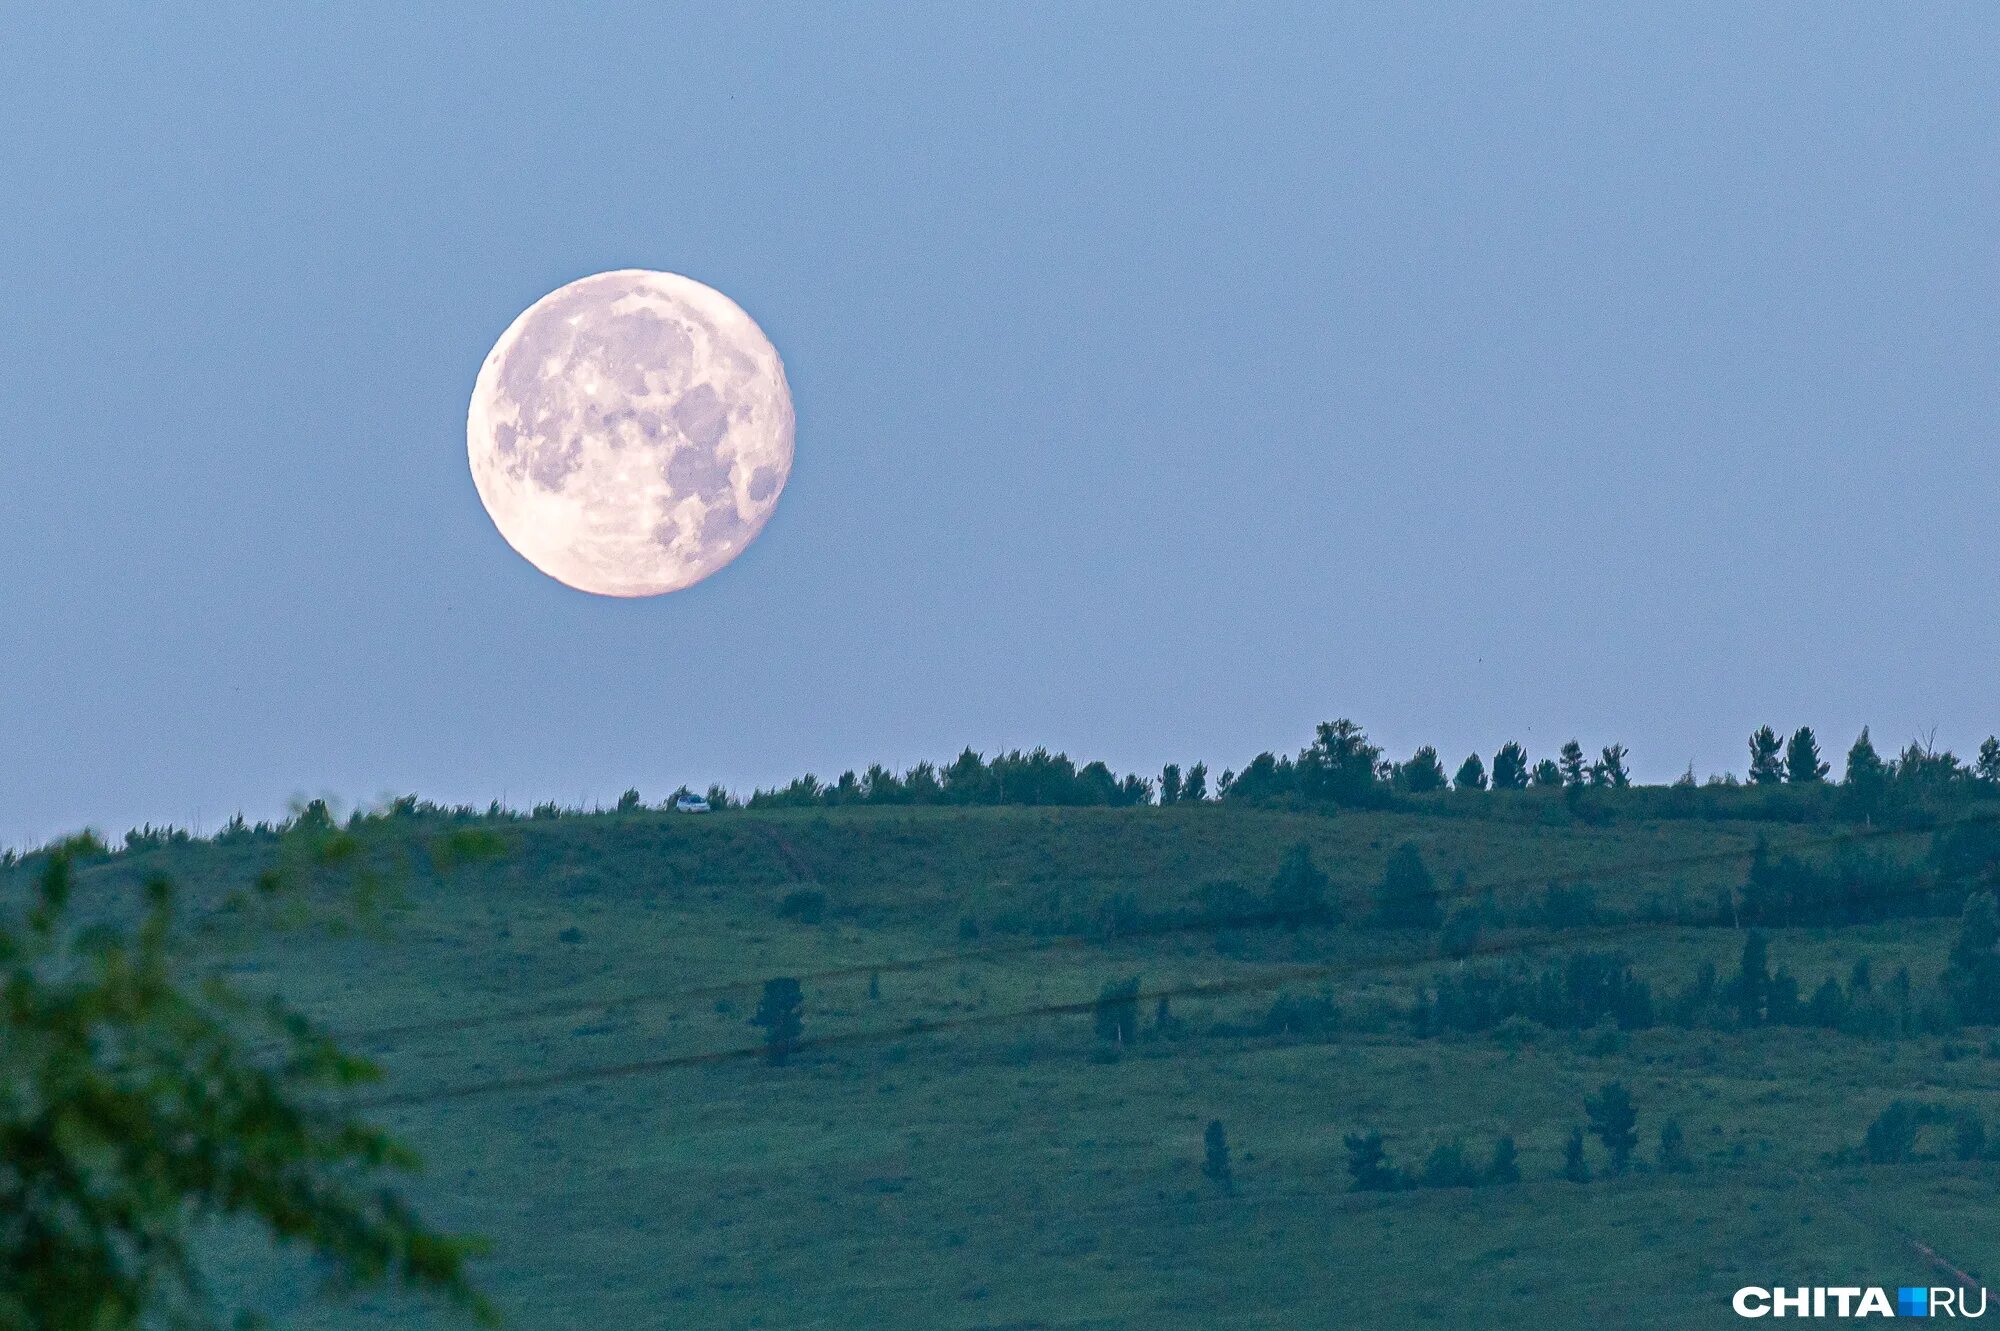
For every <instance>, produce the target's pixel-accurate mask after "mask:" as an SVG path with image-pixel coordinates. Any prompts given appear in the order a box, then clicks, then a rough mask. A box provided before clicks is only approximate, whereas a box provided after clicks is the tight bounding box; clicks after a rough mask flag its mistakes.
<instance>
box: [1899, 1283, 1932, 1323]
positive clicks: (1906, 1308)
mask: <svg viewBox="0 0 2000 1331" xmlns="http://www.w3.org/2000/svg"><path fill="white" fill-rule="evenodd" d="M1896 1315H1897V1316H1898V1317H1929V1316H1930V1315H1931V1292H1930V1290H1928V1289H1926V1288H1924V1287H1923V1286H1921V1285H1904V1286H1903V1287H1902V1288H1900V1289H1898V1290H1897V1291H1896Z"/></svg>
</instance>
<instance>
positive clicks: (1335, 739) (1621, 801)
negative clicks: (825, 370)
mask: <svg viewBox="0 0 2000 1331" xmlns="http://www.w3.org/2000/svg"><path fill="white" fill-rule="evenodd" d="M1630 756H1631V755H1630V753H1629V752H1628V751H1627V749H1626V748H1625V746H1624V745H1622V744H1611V745H1607V746H1605V747H1604V748H1602V749H1600V750H1598V754H1597V756H1596V757H1595V758H1591V757H1590V756H1589V755H1588V754H1587V753H1586V752H1585V750H1584V748H1583V746H1582V745H1581V744H1580V743H1578V742H1577V741H1575V740H1571V741H1570V742H1568V743H1567V744H1564V745H1563V746H1562V747H1561V748H1560V749H1559V750H1558V751H1557V752H1556V754H1555V756H1554V757H1548V756H1543V757H1540V758H1536V757H1533V756H1532V755H1530V754H1529V753H1528V751H1527V749H1525V748H1524V747H1523V746H1522V745H1520V744H1517V743H1512V742H1510V743H1507V744H1503V745H1501V746H1500V748H1499V750H1498V751H1497V752H1495V753H1494V754H1493V756H1492V758H1491V760H1490V761H1489V760H1488V759H1486V758H1483V757H1481V756H1480V755H1479V754H1477V753H1474V754H1470V755H1468V756H1467V757H1466V758H1465V759H1464V760H1463V761H1461V762H1460V763H1459V764H1458V766H1457V767H1456V769H1447V767H1446V765H1445V763H1444V761H1443V760H1442V759H1441V758H1440V757H1439V756H1438V751H1437V749H1436V748H1434V747H1433V746H1431V745H1428V744H1426V745H1423V746H1422V747H1420V748H1418V749H1417V751H1416V752H1415V753H1413V754H1411V755H1410V756H1409V757H1408V758H1406V759H1403V760H1402V761H1400V762H1398V761H1394V760H1392V759H1389V758H1387V757H1385V756H1384V754H1383V751H1382V748H1381V746H1379V745H1377V744H1374V743H1372V742H1370V740H1369V738H1368V735H1367V733H1366V732H1365V731H1364V730H1363V729H1362V728H1361V727H1360V726H1359V725H1357V724H1356V723H1355V722H1353V721H1350V720H1346V719H1342V720H1339V721H1328V722H1323V723H1321V724H1320V725H1319V726H1318V727H1317V729H1316V731H1315V734H1314V736H1313V739H1312V742H1311V743H1310V744H1307V745H1306V746H1305V747H1304V748H1302V749H1300V750H1299V751H1298V753H1297V754H1293V755H1280V754H1277V753H1271V752H1265V753H1260V754H1258V755H1257V756H1256V757H1255V758H1253V759H1251V760H1250V761H1249V763H1247V764H1246V765H1245V766H1244V767H1243V769H1242V770H1241V771H1235V770H1225V771H1223V772H1222V773H1221V775H1220V776H1217V777H1213V778H1211V776H1210V770H1209V767H1208V764H1206V763H1203V762H1193V763H1190V764H1188V765H1187V766H1186V767H1185V768H1183V767H1181V766H1180V765H1179V764H1176V763H1169V764H1167V766H1166V767H1165V768H1163V769H1162V770H1161V772H1160V773H1159V775H1158V776H1141V775H1138V774H1136V773H1127V774H1125V775H1122V776H1121V775H1119V774H1117V773H1114V772H1113V771H1112V770H1111V769H1110V767H1108V766H1107V765H1106V764H1104V763H1102V762H1087V763H1082V764H1078V763H1077V762H1076V761H1075V760H1073V759H1072V758H1070V757H1069V755H1067V754H1064V753H1052V752H1050V751H1049V750H1048V749H1046V748H1037V749H1033V750H1029V751H1025V752H1024V751H1022V750H1019V749H1013V750H1008V751H1006V752H1003V753H999V754H995V755H994V756H993V757H992V758H987V757H986V756H984V755H983V754H981V753H978V752H976V751H975V750H973V749H971V748H967V749H966V750H964V751H963V752H962V753H960V754H959V755H958V757H957V758H955V759H953V760H952V761H951V762H949V763H946V764H944V765H943V766H939V765H937V764H934V763H928V762H920V763H918V764H916V765H915V766H914V767H911V768H909V769H908V770H907V771H903V772H896V771H892V770H890V769H889V768H888V767H886V766H883V765H882V764H880V763H877V764H875V765H873V766H871V767H869V768H868V769H867V770H866V771H861V772H855V771H846V772H842V773H841V774H840V776H839V777H838V778H836V779H835V780H833V781H830V782H829V781H822V780H820V779H819V778H818V777H817V776H814V775H812V774H810V773H808V774H807V775H805V776H801V777H799V778H797V779H796V780H794V781H792V782H790V783H789V784H787V785H784V786H779V787H775V788H772V789H768V790H765V789H760V790H756V791H754V792H753V793H752V794H751V795H750V796H749V797H748V798H747V799H742V798H739V797H738V796H736V795H735V794H734V793H733V792H731V791H729V790H727V789H725V788H723V787H722V786H719V785H718V786H710V787H709V788H708V790H707V793H706V795H705V796H704V798H705V799H706V801H707V803H708V805H709V807H710V808H711V809H735V808H743V807H748V808H752V809H807V808H811V809H825V808H838V807H844V806H856V805H876V806H897V805H933V806H961V807H972V806H1022V807H1067V808H1075V807H1088V806H1099V807H1109V808H1130V807H1137V806H1142V805H1155V806H1158V805H1192V804H1202V803H1208V804H1215V803H1222V804H1234V805H1238V806H1252V807H1272V808H1285V809H1317V810H1322V811H1333V810H1338V809H1343V808H1347V809H1405V810H1409V811H1423V812H1435V813H1440V814H1446V815H1469V816H1479V815H1481V814H1493V815H1500V814H1503V813H1512V812H1516V811H1526V815H1527V816H1531V817H1533V816H1545V817H1555V818H1573V819H1577V820H1581V821H1586V822H1592V821H1596V822H1601V821H1607V820H1610V819H1613V818H1616V817H1619V816H1627V817H1650V818H1732V819H1759V820H1767V821H1776V822H1799V823H1809V822H1825V821H1837V820H1862V821H1869V820H1877V821H1879V820H1896V819H1899V818H1902V819H1907V818H1919V817H1922V816H1925V814H1926V812H1927V811H1929V810H1932V809H1935V808H1937V807H1939V806H1942V805H1955V804H1960V803H1963V802H1967V801H1978V800H1987V799H1995V800H2000V738H1995V737H1992V736H1989V737H1988V738H1987V739H1986V741H1985V742H1984V743H1982V744H1981V745H1980V746H1979V751H1978V753H1977V754H1976V755H1975V756H1974V758H1973V759H1972V761H1971V762H1969V763H1968V762H1965V761H1963V760H1961V759H1960V758H1959V757H1958V755H1956V754H1954V753H1952V752H1950V751H1949V750H1940V749H1938V748H1937V747H1936V746H1935V745H1934V744H1928V743H1921V742H1915V741H1913V742H1911V743H1909V744H1907V745H1905V746H1904V747H1903V749H1902V750H1901V751H1900V752H1898V753H1895V754H1894V755H1893V756H1891V757H1888V758H1884V757H1883V756H1882V755H1881V753H1879V752H1878V751H1877V750H1876V748H1875V744H1874V742H1873V740H1871V739H1870V737H1869V733H1868V731H1867V730H1866V729H1864V730H1863V731H1862V732H1861V734H1860V736H1859V737H1857V738H1856V739H1855V741H1854V743H1853V744H1852V745H1850V746H1849V747H1848V750H1847V754H1846V759H1845V761H1844V762H1843V763H1842V764H1841V768H1840V771H1839V774H1838V776H1837V777H1836V775H1835V773H1834V769H1833V764H1832V763H1831V762H1830V761H1829V760H1828V758H1827V757H1826V756H1825V755H1824V754H1823V753H1822V751H1821V748H1820V742H1819V738H1818V737H1817V736H1816V735H1815V734H1814V733H1813V731H1812V728H1811V727H1810V726H1804V727H1801V728H1799V729H1798V730H1795V731H1793V732H1792V734H1791V735H1790V736H1789V737H1785V736H1781V735H1780V734H1779V733H1778V732H1777V731H1775V730H1773V729H1772V728H1771V727H1770V726H1761V727H1759V728H1758V729H1757V731H1756V732H1755V733H1753V734H1752V735H1751V736H1750V738H1749V755H1748V756H1749V764H1748V767H1747V770H1746V772H1745V774H1744V775H1743V776H1738V775H1737V774H1735V773H1733V772H1729V773H1722V774H1718V775H1713V776H1710V777H1708V778H1706V779H1705V780H1702V779H1697V777H1696V776H1695V774H1694V772H1693V770H1692V769H1690V770H1689V771H1687V772H1686V773H1684V774H1683V775H1682V776H1681V777H1680V779H1679V780H1677V781H1675V782H1673V783H1672V784H1670V785H1665V786H1642V785H1637V784H1635V783H1634V782H1633V781H1632V778H1631V771H1630V767H1629V765H1628V761H1629V758H1630ZM1517 792H1518V794H1517ZM695 793H696V792H695V791H693V790H692V789H691V788H689V787H686V786H683V787H681V788H680V789H678V790H676V791H674V792H673V794H671V795H669V796H668V797H667V798H666V800H665V801H663V802H662V803H661V804H660V805H659V806H657V807H659V808H661V809H666V810H671V809H672V808H673V806H674V803H675V801H676V800H679V799H681V798H682V797H684V796H691V795H694V794H695ZM650 807H654V806H649V805H648V804H647V803H646V801H645V800H644V799H643V798H642V797H641V795H640V793H639V792H638V791H637V790H628V791H626V792H625V794H624V795H623V796H622V797H621V798H620V799H619V800H618V802H617V804H616V805H615V806H614V808H613V809H612V810H610V812H617V813H633V812H639V811H642V810H646V809H648V808H650ZM602 812H606V810H603V809H601V808H594V809H586V808H577V807H570V806H565V805H559V804H555V803H544V804H538V805H536V806H534V808H532V809H530V810H527V811H525V812H523V811H519V810H515V809H510V808H506V807H504V806H502V805H501V804H499V803H498V802H497V801H496V802H494V803H492V804H490V805H488V806H487V807H486V808H485V809H483V810H482V809H479V808H477V807H476V806H472V805H458V806H443V805H438V804H433V803H431V802H430V801H428V800H422V799H419V798H418V797H417V796H415V795H407V796H403V797H401V798H399V799H396V800H394V801H392V802H391V803H390V804H389V805H387V806H386V807H384V808H382V809H378V810H375V811H372V812H366V813H364V812H356V813H355V814H353V815H352V816H351V817H350V818H349V819H348V820H347V821H348V823H349V824H350V825H355V824H359V823H362V822H365V821H368V820H371V819H383V818H403V817H425V818H433V819H445V820H449V821H454V822H478V821H491V820H497V821H513V820H517V819H544V818H562V817H575V816H580V815H587V814H592V813H602ZM336 821H337V820H336V819H335V817H334V815H333V813H332V812H331V811H330V810H329V808H328V806H327V804H326V802H325V801H323V800H313V801H311V802H310V803H307V804H305V805H303V806H301V807H300V808H299V810H298V811H297V812H296V813H295V814H294V815H293V817H292V818H290V819H287V820H284V821H282V822H277V823H269V822H262V823H256V824H251V823H247V822H245V821H244V819H243V818H242V817H241V816H240V815H239V816H238V817H236V818H233V819H231V820H230V821H229V822H228V823H227V824H226V825H224V827H223V828H222V829H221V830H220V831H218V832H217V833H215V835H214V836H213V837H212V838H206V839H210V840H214V841H217V842H224V843H226V842H229V841H232V840H239V839H245V838H250V837H257V836H267V835H273V834H276V833H278V832H282V831H285V830H288V829H292V828H297V827H306V828H311V827H313V826H323V827H327V828H331V827H333V826H334V825H335V823H336ZM196 839H198V838H197V837H195V836H194V835H193V834H192V833H190V832H189V831H188V830H186V829H184V828H178V827H172V826H168V827H152V826H147V827H142V828H136V829H134V830H132V831H130V832H128V833H126V834H125V839H124V845H125V848H126V849H131V850H138V849H145V848H149V847H156V846H162V845H169V844H184V843H187V842H190V841H193V840H196ZM63 844H66V845H68V846H69V847H70V849H72V850H73V851H76V852H78V853H83V854H89V853H92V852H93V851H98V850H104V849H109V847H106V846H104V845H103V843H102V842H101V841H100V840H98V839H97V838H96V837H95V836H94V834H90V833H85V834H83V835H81V836H80V837H77V838H71V839H69V841H67V842H65V843H63ZM19 859H20V855H19V854H18V853H17V852H15V851H11V850H9V851H5V852H0V867H5V866H7V865H10V864H13V863H16V862H18V860H19Z"/></svg>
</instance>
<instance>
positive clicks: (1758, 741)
mask: <svg viewBox="0 0 2000 1331" xmlns="http://www.w3.org/2000/svg"><path fill="white" fill-rule="evenodd" d="M1783 748H1784V745H1783V743H1782V742H1780V741H1779V739H1778V732H1777V731H1775V730H1773V729H1771V727H1769V726H1758V727H1757V729H1756V730H1755V731H1754V732H1752V733H1751V736H1750V784H1751V785H1753V786H1773V785H1776V784H1777V783H1778V782H1780V781H1782V780H1784V779H1785V764H1784V762H1783V761H1782V759H1781V758H1780V757H1779V754H1780V752H1781V751H1782V750H1783Z"/></svg>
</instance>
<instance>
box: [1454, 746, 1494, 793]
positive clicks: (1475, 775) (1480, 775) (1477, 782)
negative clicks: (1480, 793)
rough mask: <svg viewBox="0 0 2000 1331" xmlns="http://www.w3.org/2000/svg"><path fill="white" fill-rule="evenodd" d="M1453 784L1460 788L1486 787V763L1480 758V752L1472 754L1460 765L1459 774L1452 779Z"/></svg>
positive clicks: (1477, 788) (1481, 788) (1475, 788)
mask: <svg viewBox="0 0 2000 1331" xmlns="http://www.w3.org/2000/svg"><path fill="white" fill-rule="evenodd" d="M1451 784H1452V785H1453V787H1455V788H1456V789H1459V790H1484V789H1486V764H1485V763H1483V762H1481V761H1480V760H1479V755H1478V754H1476V753H1475V754H1472V755H1471V756H1469V757H1468V758H1466V760H1465V761H1464V762H1462V763H1460V764H1459V765H1458V775H1457V776H1454V777H1453V778H1452V779H1451Z"/></svg>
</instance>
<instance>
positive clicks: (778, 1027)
mask: <svg viewBox="0 0 2000 1331" xmlns="http://www.w3.org/2000/svg"><path fill="white" fill-rule="evenodd" d="M750 1024H751V1025H752V1026H762V1027H763V1028H764V1057H765V1059H766V1060H767V1061H769V1062H770V1063H771V1064H772V1066H774V1067H783V1066H784V1064H785V1061H786V1060H787V1059H789V1058H790V1057H791V1056H792V1053H793V1051H794V1050H795V1049H797V1048H798V1043H799V1036H800V1035H801V1034H803V1033H804V1031H805V995H804V993H803V992H802V991H801V990H800V988H799V982H798V981H797V980H795V979H793V978H792V977H791V976H789V975H781V976H779V977H778V978H777V979H775V980H766V981H764V996H763V998H761V999H760V1000H758V1003H757V1013H756V1015H755V1016H753V1017H751V1018H750Z"/></svg>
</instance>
